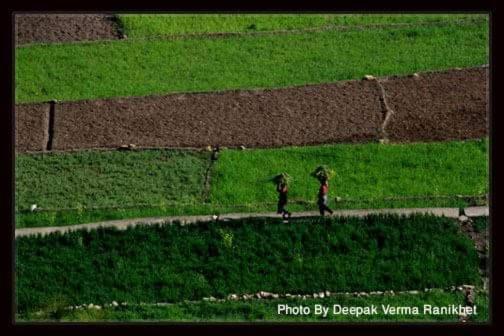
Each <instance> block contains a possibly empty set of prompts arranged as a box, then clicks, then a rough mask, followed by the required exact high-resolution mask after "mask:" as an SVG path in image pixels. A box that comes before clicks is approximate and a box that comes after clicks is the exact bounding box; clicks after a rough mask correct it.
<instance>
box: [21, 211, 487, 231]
mask: <svg viewBox="0 0 504 336" xmlns="http://www.w3.org/2000/svg"><path fill="white" fill-rule="evenodd" d="M464 213H465V214H466V215H468V214H471V216H474V217H476V216H488V207H485V206H481V207H470V208H466V209H464ZM371 214H398V215H411V214H433V215H436V216H445V217H449V218H458V217H459V216H460V215H461V212H460V209H459V208H395V209H352V210H334V214H333V215H331V217H335V216H343V217H352V216H353V217H365V216H367V215H371ZM318 216H320V215H319V213H318V212H317V211H304V212H296V213H293V214H292V217H291V218H303V217H318ZM242 218H281V217H280V216H279V215H278V214H277V213H275V212H263V213H230V214H224V215H219V216H216V215H201V216H169V217H147V218H134V219H120V220H111V221H104V222H97V223H88V224H77V225H68V226H49V227H34V228H22V229H16V232H15V237H16V238H18V237H24V236H31V235H42V236H43V235H46V234H51V233H56V232H59V233H62V234H63V233H67V232H71V231H76V230H96V229H98V228H116V229H118V230H126V229H127V228H128V227H134V226H137V225H156V224H173V223H177V222H179V223H181V224H182V225H188V224H195V223H198V222H210V221H215V220H219V221H228V220H233V219H242Z"/></svg>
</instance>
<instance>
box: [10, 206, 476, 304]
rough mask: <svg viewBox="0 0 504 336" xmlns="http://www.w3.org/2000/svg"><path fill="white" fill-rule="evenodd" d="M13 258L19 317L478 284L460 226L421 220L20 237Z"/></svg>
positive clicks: (255, 223) (253, 222) (244, 223)
mask: <svg viewBox="0 0 504 336" xmlns="http://www.w3.org/2000/svg"><path fill="white" fill-rule="evenodd" d="M16 256H17V258H16V286H17V287H16V295H17V305H18V306H17V308H18V312H19V313H23V312H27V311H33V310H36V309H43V308H44V307H45V306H47V305H48V304H50V302H55V301H57V302H64V303H65V304H82V303H94V304H104V303H110V302H112V301H114V300H115V301H118V302H122V301H126V302H130V303H133V302H137V303H138V302H180V301H183V300H201V299H202V298H203V297H208V296H210V295H212V296H215V297H219V298H222V297H226V296H227V295H228V294H231V293H237V294H240V293H255V292H257V291H261V290H264V291H270V292H275V293H292V294H296V293H300V294H301V293H314V292H319V291H322V290H330V291H332V292H344V291H372V290H389V289H393V290H409V289H423V288H426V287H429V288H431V287H446V286H451V285H459V284H462V283H470V284H471V283H472V284H477V283H478V281H479V280H478V279H479V276H478V258H477V254H476V251H475V249H474V247H473V246H472V243H471V242H470V240H469V239H468V238H466V237H465V236H463V235H462V234H461V233H459V229H458V226H457V224H456V223H455V222H454V221H453V220H451V219H448V218H438V217H434V216H420V215H417V216H412V217H398V216H369V217H366V218H326V219H320V218H315V219H313V218H312V219H298V220H292V221H291V222H290V223H288V224H285V223H283V222H282V221H281V220H272V219H246V220H235V221H230V222H225V223H222V222H209V223H199V224H197V225H191V226H179V225H165V226H151V227H147V226H143V227H142V226H140V227H136V228H130V229H128V230H126V231H117V230H113V229H101V230H97V231H90V232H87V231H77V232H73V233H71V234H66V235H60V234H52V235H49V236H46V237H43V238H41V237H24V238H19V239H17V240H16ZM48 265H50V266H48Z"/></svg>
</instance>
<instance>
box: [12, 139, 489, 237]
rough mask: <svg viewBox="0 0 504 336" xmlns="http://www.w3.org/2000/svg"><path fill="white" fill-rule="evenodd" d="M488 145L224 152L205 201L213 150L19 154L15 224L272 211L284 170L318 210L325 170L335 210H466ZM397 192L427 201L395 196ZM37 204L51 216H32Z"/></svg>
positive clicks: (296, 205)
mask: <svg viewBox="0 0 504 336" xmlns="http://www.w3.org/2000/svg"><path fill="white" fill-rule="evenodd" d="M487 147H488V140H486V139H483V140H471V141H453V142H441V143H425V144H422V143H417V144H390V145H380V144H356V145H355V144H354V145H345V144H340V145H325V146H310V147H290V148H279V149H257V150H246V151H240V150H223V151H222V153H221V155H220V159H219V160H218V161H217V162H216V163H215V164H214V166H213V168H212V170H211V172H210V173H211V174H210V190H209V192H208V195H209V199H208V202H204V201H205V200H204V192H205V187H204V180H205V173H206V169H207V167H208V165H209V154H208V153H205V152H194V151H178V150H175V151H173V150H148V151H138V152H136V151H132V152H114V151H107V152H92V151H85V152H79V153H66V154H56V153H53V154H37V155H20V154H18V156H17V160H16V209H17V211H18V214H17V218H16V220H17V226H18V227H29V226H52V225H70V224H77V223H86V222H88V223H89V222H95V221H100V220H106V219H119V218H132V217H150V216H161V215H190V214H212V213H226V212H236V211H243V212H256V211H273V210H274V209H275V202H276V197H277V195H276V194H275V188H274V185H272V184H271V182H270V179H271V177H272V176H274V175H276V174H279V173H281V172H288V173H289V174H290V175H291V176H292V177H293V181H292V182H291V186H290V199H291V204H290V205H289V207H290V208H291V209H292V210H314V209H315V208H316V207H315V204H314V201H315V197H316V192H317V181H316V180H315V179H313V178H312V177H310V176H309V174H310V172H311V171H312V170H313V169H314V168H315V167H317V166H318V165H321V164H326V165H328V166H330V167H332V168H333V169H335V171H336V176H335V178H334V179H333V180H332V181H331V191H330V195H331V199H334V198H335V197H336V196H338V197H341V198H342V200H343V201H342V202H341V203H337V204H334V203H333V201H331V203H332V206H334V207H335V208H363V207H364V208H380V207H427V206H452V207H453V206H454V207H463V206H467V205H468V203H467V202H466V201H464V200H462V199H458V198H456V195H459V194H460V195H474V196H475V195H482V194H485V193H487V192H488V181H487V180H488V178H487V176H488V172H487V170H488V162H487ZM131 190H135V192H134V193H132V192H131ZM396 196H399V197H400V196H420V197H419V199H405V200H401V199H396V200H387V197H396ZM423 196H425V198H422V197H423ZM429 196H449V197H447V198H435V197H434V198H428V197H429ZM31 204H37V206H38V207H39V208H41V209H42V210H43V211H41V212H30V211H29V208H30V205H31ZM93 207H95V209H93ZM44 209H45V210H44ZM48 209H52V210H49V211H48Z"/></svg>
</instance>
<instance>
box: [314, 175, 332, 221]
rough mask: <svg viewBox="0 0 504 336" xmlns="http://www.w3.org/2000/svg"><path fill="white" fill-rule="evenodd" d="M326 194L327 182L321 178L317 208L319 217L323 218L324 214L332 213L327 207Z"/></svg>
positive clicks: (327, 192) (327, 191)
mask: <svg viewBox="0 0 504 336" xmlns="http://www.w3.org/2000/svg"><path fill="white" fill-rule="evenodd" d="M328 194H329V182H328V181H327V178H323V179H321V180H320V189H319V193H318V202H317V203H318V206H319V211H320V215H321V216H324V214H325V212H326V211H327V212H329V213H330V214H332V213H333V211H332V210H331V209H329V207H328V205H327V204H328V202H329V201H328Z"/></svg>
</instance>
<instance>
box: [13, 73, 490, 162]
mask: <svg viewBox="0 0 504 336" xmlns="http://www.w3.org/2000/svg"><path fill="white" fill-rule="evenodd" d="M487 80H488V69H487V68H486V67H477V68H469V69H463V70H449V71H442V72H426V73H421V74H420V75H419V76H409V77H389V78H381V79H379V80H377V83H378V85H377V84H376V83H373V81H366V80H363V81H342V82H338V83H332V84H320V85H307V86H303V87H290V88H281V89H269V90H245V91H223V92H213V93H209V92H203V93H185V94H182V93H178V94H170V95H166V96H151V97H130V98H113V99H103V100H92V101H91V100H84V101H73V102H63V103H59V104H58V111H57V112H56V114H55V116H54V130H55V136H54V138H53V142H52V150H55V151H73V150H79V149H96V148H102V149H104V148H118V147H120V146H125V145H126V146H127V145H129V144H135V145H136V147H137V148H202V147H207V146H208V145H213V146H215V145H220V146H227V147H238V146H242V145H243V146H246V147H278V146H287V145H317V144H323V143H342V142H369V141H377V140H379V139H380V138H381V137H383V135H385V136H386V137H388V139H389V140H391V141H396V142H407V141H428V140H433V141H436V140H439V141H442V140H454V139H469V138H480V137H484V136H486V135H487V134H488V131H487V128H488V127H487V120H488V116H487V105H488V92H487V91H488V90H487ZM40 105H41V104H21V105H17V107H16V108H17V110H18V111H17V112H18V114H19V113H21V114H22V116H20V118H21V119H20V118H18V119H19V120H21V121H23V120H25V119H26V118H31V119H33V120H37V118H41V117H40V111H38V108H37V106H40ZM392 111H393V112H392ZM44 113H45V112H44ZM23 118H24V119H23ZM18 119H17V120H18ZM16 130H17V131H18V138H19V139H22V140H19V141H18V145H17V151H20V152H27V151H40V150H43V148H45V145H44V146H43V147H42V148H40V146H39V145H38V143H37V144H31V142H33V141H35V142H37V140H36V139H33V136H34V134H33V132H32V131H33V125H32V124H29V123H28V124H27V123H26V121H25V122H20V121H17V123H16ZM28 144H31V145H28Z"/></svg>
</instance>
